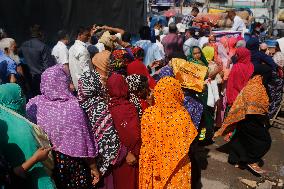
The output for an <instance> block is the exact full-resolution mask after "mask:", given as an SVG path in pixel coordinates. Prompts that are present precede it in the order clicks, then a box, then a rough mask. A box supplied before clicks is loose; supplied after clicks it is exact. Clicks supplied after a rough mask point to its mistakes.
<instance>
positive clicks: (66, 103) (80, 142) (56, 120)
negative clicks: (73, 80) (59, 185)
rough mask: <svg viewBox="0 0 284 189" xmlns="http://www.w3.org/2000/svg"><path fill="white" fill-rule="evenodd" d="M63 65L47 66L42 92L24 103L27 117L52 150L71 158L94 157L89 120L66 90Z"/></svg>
mask: <svg viewBox="0 0 284 189" xmlns="http://www.w3.org/2000/svg"><path fill="white" fill-rule="evenodd" d="M69 83H70V81H69V79H68V76H67V74H66V73H65V71H64V68H63V66H62V65H55V66H53V67H51V68H48V69H47V70H46V71H44V72H43V74H42V76H41V93H42V95H39V96H36V97H35V98H33V99H31V100H30V101H29V103H28V104H27V107H26V108H27V117H28V118H29V119H30V120H31V121H32V122H34V123H36V124H38V125H39V126H40V127H41V128H42V129H43V130H44V131H45V132H46V133H47V134H48V136H49V139H50V140H51V143H52V144H53V145H54V146H56V148H55V150H56V151H59V152H61V153H63V154H65V155H68V156H71V157H90V158H94V157H96V155H97V153H98V150H97V146H96V143H95V140H94V137H93V135H92V134H91V131H90V128H89V125H88V119H87V117H86V116H85V114H84V112H83V110H82V109H81V107H80V106H79V103H78V100H77V99H76V97H75V96H73V95H72V93H71V92H70V91H69Z"/></svg>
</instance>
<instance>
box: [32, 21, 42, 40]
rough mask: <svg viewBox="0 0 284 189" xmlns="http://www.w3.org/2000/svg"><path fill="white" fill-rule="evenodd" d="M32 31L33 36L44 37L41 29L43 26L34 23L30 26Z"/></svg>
mask: <svg viewBox="0 0 284 189" xmlns="http://www.w3.org/2000/svg"><path fill="white" fill-rule="evenodd" d="M30 32H31V36H32V37H38V38H40V37H42V31H41V26H40V25H38V24H34V25H33V26H32V27H31V28H30Z"/></svg>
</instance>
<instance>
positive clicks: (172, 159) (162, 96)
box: [139, 77, 197, 189]
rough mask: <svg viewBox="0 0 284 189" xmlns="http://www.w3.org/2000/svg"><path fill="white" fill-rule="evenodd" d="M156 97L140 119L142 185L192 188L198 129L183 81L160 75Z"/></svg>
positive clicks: (140, 173) (144, 186)
mask: <svg viewBox="0 0 284 189" xmlns="http://www.w3.org/2000/svg"><path fill="white" fill-rule="evenodd" d="M154 98H155V105H154V106H152V107H150V108H148V109H147V110H146V111H145V113H144V114H143V116H142V121H141V138H142V146H141V150H140V156H139V189H144V188H145V189H147V188H176V189H186V188H191V164H190V160H189V158H188V152H189V148H190V145H191V143H192V141H193V140H194V138H195V137H196V135H197V131H196V129H195V127H194V125H193V123H192V121H191V118H190V115H189V114H188V112H187V111H186V109H185V108H184V107H183V92H182V89H181V84H180V83H179V81H178V80H176V79H174V78H171V77H165V78H163V79H161V80H160V81H159V82H158V84H157V86H156V87H155V89H154ZM165 138H166V139H167V140H165Z"/></svg>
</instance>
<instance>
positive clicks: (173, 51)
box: [162, 23, 183, 62]
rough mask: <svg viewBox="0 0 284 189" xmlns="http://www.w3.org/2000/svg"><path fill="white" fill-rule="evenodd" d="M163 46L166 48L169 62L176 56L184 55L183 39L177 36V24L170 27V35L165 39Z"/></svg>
mask: <svg viewBox="0 0 284 189" xmlns="http://www.w3.org/2000/svg"><path fill="white" fill-rule="evenodd" d="M162 44H163V46H164V48H165V57H166V61H167V62H168V61H169V60H171V59H172V57H173V56H174V55H182V54H183V38H182V36H180V35H178V34H177V26H176V24H175V23H171V24H170V25H169V34H168V35H166V37H164V38H163V40H162Z"/></svg>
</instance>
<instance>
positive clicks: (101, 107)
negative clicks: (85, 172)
mask: <svg viewBox="0 0 284 189" xmlns="http://www.w3.org/2000/svg"><path fill="white" fill-rule="evenodd" d="M110 55H111V53H110V52H109V51H102V52H100V53H98V54H96V55H95V56H94V57H93V59H92V65H90V70H89V71H86V72H84V73H83V74H82V75H81V78H80V79H79V82H78V99H79V103H80V106H81V107H82V108H83V109H84V111H85V112H86V113H87V116H88V118H89V121H90V124H91V127H92V132H93V134H94V137H95V141H96V142H97V144H98V150H99V153H98V156H97V166H98V169H99V171H100V173H101V175H103V176H104V180H103V181H102V182H103V183H101V182H100V183H99V187H104V188H111V187H113V180H112V176H111V175H110V174H109V172H107V171H108V170H110V168H111V165H115V164H116V163H117V162H119V161H120V160H121V159H122V158H124V157H125V156H126V149H125V147H123V146H121V145H120V141H119V137H118V133H117V131H116V130H115V127H114V125H113V120H112V117H111V114H110V112H109V109H108V101H109V97H108V93H107V90H106V81H107V78H108V72H109V63H110Z"/></svg>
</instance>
